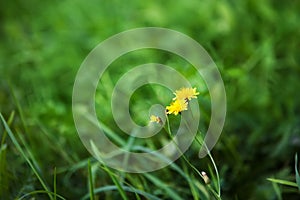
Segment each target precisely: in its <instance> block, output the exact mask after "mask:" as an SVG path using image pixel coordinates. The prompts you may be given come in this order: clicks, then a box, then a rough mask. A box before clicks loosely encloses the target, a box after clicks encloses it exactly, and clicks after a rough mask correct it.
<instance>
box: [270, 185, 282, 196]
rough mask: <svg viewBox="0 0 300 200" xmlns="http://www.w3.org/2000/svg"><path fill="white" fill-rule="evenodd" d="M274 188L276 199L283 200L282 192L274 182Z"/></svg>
mask: <svg viewBox="0 0 300 200" xmlns="http://www.w3.org/2000/svg"><path fill="white" fill-rule="evenodd" d="M272 186H273V188H274V191H275V194H276V197H277V198H278V200H282V196H281V191H280V188H279V186H278V184H277V183H275V182H272Z"/></svg>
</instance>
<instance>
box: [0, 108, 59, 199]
mask: <svg viewBox="0 0 300 200" xmlns="http://www.w3.org/2000/svg"><path fill="white" fill-rule="evenodd" d="M0 118H1V120H2V123H3V125H4V128H5V130H6V131H7V133H8V135H9V137H10V139H11V140H12V142H13V144H14V145H15V146H16V148H17V149H18V151H19V152H20V153H21V155H22V156H23V158H24V159H25V160H26V162H27V163H28V165H29V166H30V168H31V170H32V171H33V173H34V174H35V175H36V177H37V178H38V180H39V181H40V183H41V185H42V186H43V188H44V190H45V191H46V193H47V194H48V195H49V198H50V199H53V197H52V195H51V193H52V192H51V191H50V190H49V188H48V187H47V185H46V183H45V182H44V180H43V179H42V178H41V176H40V175H39V173H38V171H37V170H36V168H35V167H34V165H33V163H32V162H31V161H30V160H29V158H28V157H27V156H26V154H25V152H24V151H23V149H22V147H21V145H20V144H19V142H18V141H17V139H16V138H15V136H14V134H13V133H12V131H11V130H10V128H9V126H8V124H7V123H6V121H5V119H4V118H3V116H2V114H1V113H0Z"/></svg>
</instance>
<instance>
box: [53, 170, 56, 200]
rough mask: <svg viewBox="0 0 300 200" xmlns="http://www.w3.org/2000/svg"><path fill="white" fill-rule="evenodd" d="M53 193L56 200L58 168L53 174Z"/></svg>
mask: <svg viewBox="0 0 300 200" xmlns="http://www.w3.org/2000/svg"><path fill="white" fill-rule="evenodd" d="M53 193H54V200H56V167H54V172H53Z"/></svg>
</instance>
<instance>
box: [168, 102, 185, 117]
mask: <svg viewBox="0 0 300 200" xmlns="http://www.w3.org/2000/svg"><path fill="white" fill-rule="evenodd" d="M166 109H167V114H172V113H173V114H174V115H178V113H180V112H181V111H184V110H187V102H186V101H185V100H182V99H176V100H175V101H174V102H172V103H171V105H170V106H167V107H166Z"/></svg>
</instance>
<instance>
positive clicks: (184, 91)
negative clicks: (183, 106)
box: [173, 88, 199, 101]
mask: <svg viewBox="0 0 300 200" xmlns="http://www.w3.org/2000/svg"><path fill="white" fill-rule="evenodd" d="M174 94H175V97H174V98H173V100H176V99H178V100H185V101H190V100H191V99H192V98H197V96H196V95H198V94H199V92H196V88H181V89H180V90H176V91H175V92H174Z"/></svg>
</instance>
